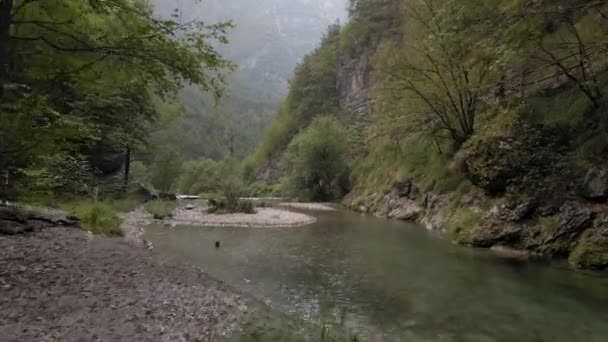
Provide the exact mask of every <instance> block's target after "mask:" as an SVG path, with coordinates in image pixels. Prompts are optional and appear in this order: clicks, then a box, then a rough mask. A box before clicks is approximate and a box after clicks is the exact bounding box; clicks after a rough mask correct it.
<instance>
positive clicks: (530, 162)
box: [464, 123, 570, 194]
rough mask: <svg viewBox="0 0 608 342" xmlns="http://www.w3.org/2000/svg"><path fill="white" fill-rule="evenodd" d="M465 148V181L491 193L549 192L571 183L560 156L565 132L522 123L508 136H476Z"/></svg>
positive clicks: (566, 135)
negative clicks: (469, 181)
mask: <svg viewBox="0 0 608 342" xmlns="http://www.w3.org/2000/svg"><path fill="white" fill-rule="evenodd" d="M464 148H465V151H466V154H467V159H466V162H465V165H466V167H465V174H466V176H467V178H468V179H469V180H471V182H472V183H473V184H475V185H476V186H478V187H480V188H482V189H484V190H486V191H487V192H489V193H491V194H500V193H504V192H506V191H507V190H509V191H514V192H516V193H522V194H525V193H531V194H536V193H541V191H542V193H549V192H551V191H547V190H548V189H550V190H556V191H562V190H563V189H564V188H565V187H567V186H568V183H569V182H570V178H569V177H568V176H567V175H566V174H567V173H566V172H565V171H564V170H567V167H566V166H567V165H566V164H567V163H566V160H565V158H564V157H563V155H564V153H565V152H566V151H567V150H568V148H569V146H568V132H567V131H566V130H563V129H559V128H553V127H546V126H542V125H530V124H524V123H521V124H518V125H516V126H515V127H514V128H513V129H512V131H511V132H509V134H505V135H500V136H497V135H492V136H484V135H479V136H475V137H473V138H472V139H471V140H470V141H469V142H468V143H467V144H466V145H465V146H464ZM539 190H540V191H539Z"/></svg>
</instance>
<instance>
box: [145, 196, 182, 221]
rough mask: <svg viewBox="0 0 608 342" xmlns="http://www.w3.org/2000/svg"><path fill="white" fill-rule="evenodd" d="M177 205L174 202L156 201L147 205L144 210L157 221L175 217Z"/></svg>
mask: <svg viewBox="0 0 608 342" xmlns="http://www.w3.org/2000/svg"><path fill="white" fill-rule="evenodd" d="M176 207H177V204H176V203H175V202H173V201H163V200H154V201H150V202H148V203H146V204H145V205H144V208H145V209H146V211H148V212H149V213H150V214H152V216H154V218H155V219H157V220H162V219H165V218H171V217H173V212H174V211H175V208H176Z"/></svg>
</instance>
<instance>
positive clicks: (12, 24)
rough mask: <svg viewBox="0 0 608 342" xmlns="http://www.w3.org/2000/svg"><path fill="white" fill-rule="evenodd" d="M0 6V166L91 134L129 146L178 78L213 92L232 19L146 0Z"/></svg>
mask: <svg viewBox="0 0 608 342" xmlns="http://www.w3.org/2000/svg"><path fill="white" fill-rule="evenodd" d="M0 11H1V13H0V99H1V100H2V102H1V104H0V137H1V138H2V140H3V141H2V142H0V153H1V154H2V155H1V156H0V172H5V171H6V170H11V171H10V172H12V173H15V172H16V170H19V169H21V168H24V167H28V166H29V165H31V164H32V163H33V162H34V161H35V160H36V159H37V158H39V157H41V156H45V155H49V153H50V154H51V155H52V154H59V153H64V154H68V155H77V154H79V153H81V151H82V150H83V147H86V146H87V145H94V144H98V143H103V144H108V145H111V146H114V147H117V148H121V149H124V151H125V152H126V153H125V154H127V155H128V154H130V152H131V150H132V149H133V148H134V147H135V146H137V145H141V144H142V143H143V142H145V140H146V139H147V134H148V133H149V132H150V131H151V130H150V129H149V127H150V126H151V125H152V123H154V122H155V121H156V120H157V119H158V117H159V116H160V115H159V112H158V108H159V104H160V103H163V102H168V101H171V100H172V98H173V95H174V94H175V93H176V92H177V91H178V90H179V89H181V88H182V87H183V86H184V85H186V84H194V85H196V86H198V87H200V88H201V89H202V90H203V91H207V92H210V93H212V94H214V96H219V95H220V94H221V91H222V87H223V83H224V72H225V71H226V70H229V69H231V68H232V64H231V63H230V62H228V61H226V60H225V59H223V58H222V57H221V56H220V55H219V54H218V53H217V52H216V50H215V46H216V45H217V43H220V44H222V43H226V42H227V38H226V30H227V29H228V28H230V27H231V26H232V25H231V23H219V24H215V25H207V24H204V23H202V22H198V21H192V22H187V23H178V22H176V21H175V20H173V19H168V20H165V19H159V18H157V17H155V16H154V13H153V10H152V7H151V6H150V5H149V3H148V1H146V0H104V1H101V0H86V1H82V0H45V1H37V0H0ZM32 122H34V124H33V125H32ZM30 134H34V136H35V138H34V139H31V141H23V140H27V139H23V137H24V136H29V135H30ZM43 138H44V139H45V140H44V144H43V143H42V141H41V140H43ZM30 142H31V143H30ZM42 146H44V147H42ZM127 158H128V156H127ZM128 160H130V158H128ZM127 165H128V163H127ZM12 178H14V177H12ZM125 178H128V170H126V173H125Z"/></svg>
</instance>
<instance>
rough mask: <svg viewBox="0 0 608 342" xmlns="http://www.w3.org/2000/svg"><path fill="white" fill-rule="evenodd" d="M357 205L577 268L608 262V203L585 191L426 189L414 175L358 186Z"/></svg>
mask: <svg viewBox="0 0 608 342" xmlns="http://www.w3.org/2000/svg"><path fill="white" fill-rule="evenodd" d="M344 203H345V205H347V206H348V207H350V208H351V209H353V210H356V211H360V212H365V213H372V214H374V215H376V216H380V217H386V218H391V219H398V220H403V221H414V222H419V223H421V224H423V225H424V226H425V227H426V228H427V229H429V230H433V231H438V232H441V233H442V234H443V235H444V236H446V237H447V238H449V239H451V240H453V241H454V242H456V243H459V244H462V245H467V246H472V247H478V248H490V249H493V250H499V251H504V250H509V251H512V252H515V254H517V255H518V257H521V256H522V254H525V255H528V256H535V257H543V258H544V257H546V258H568V260H569V261H570V263H571V264H572V265H573V266H574V267H577V268H584V269H597V270H603V269H607V268H608V206H607V205H605V204H603V203H601V202H595V201H590V200H589V199H586V198H584V197H581V196H564V197H563V198H553V199H552V200H550V201H548V200H541V199H539V198H535V197H520V198H517V197H510V198H503V197H491V196H488V195H486V194H485V193H484V192H483V191H481V190H473V191H470V192H469V193H467V194H464V195H462V194H442V195H440V194H435V193H425V192H423V191H421V190H420V189H419V188H418V187H417V186H416V184H415V183H414V182H413V181H406V182H403V183H399V184H396V185H395V186H394V187H393V189H392V190H391V191H389V192H387V193H371V194H369V193H365V192H360V191H353V192H352V193H351V194H350V195H349V196H347V197H346V198H345V200H344Z"/></svg>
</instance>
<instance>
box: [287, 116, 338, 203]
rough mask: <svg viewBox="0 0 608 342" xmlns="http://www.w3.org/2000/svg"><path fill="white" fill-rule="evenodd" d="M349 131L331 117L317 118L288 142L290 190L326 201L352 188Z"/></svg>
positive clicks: (302, 195)
mask: <svg viewBox="0 0 608 342" xmlns="http://www.w3.org/2000/svg"><path fill="white" fill-rule="evenodd" d="M348 154H349V150H348V138H347V134H346V131H345V130H344V129H343V128H342V127H341V126H340V125H339V124H338V123H337V122H336V121H335V120H334V119H331V118H328V117H322V118H317V119H315V120H314V121H313V123H312V124H311V125H310V127H309V128H307V129H306V130H305V131H304V132H303V133H301V134H300V135H298V136H297V137H296V138H295V139H294V140H293V141H292V143H291V144H290V145H289V147H288V150H287V154H286V156H285V163H286V170H287V184H286V186H287V190H288V191H289V192H290V193H291V194H292V195H294V196H297V197H299V198H303V199H307V200H315V201H327V200H333V199H336V198H339V197H341V196H343V195H344V194H345V193H346V192H348V190H349V182H348V175H349V165H348V161H347V158H348Z"/></svg>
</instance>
